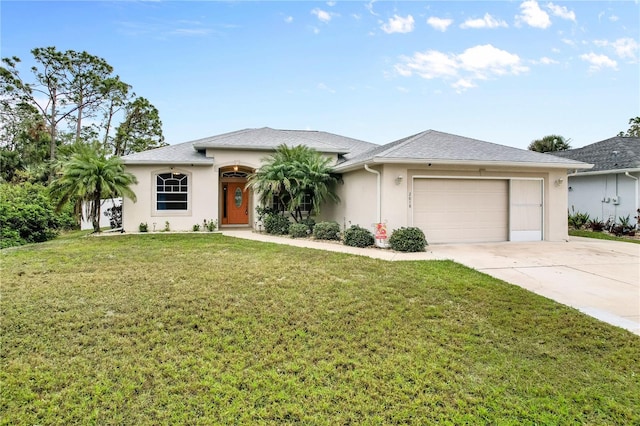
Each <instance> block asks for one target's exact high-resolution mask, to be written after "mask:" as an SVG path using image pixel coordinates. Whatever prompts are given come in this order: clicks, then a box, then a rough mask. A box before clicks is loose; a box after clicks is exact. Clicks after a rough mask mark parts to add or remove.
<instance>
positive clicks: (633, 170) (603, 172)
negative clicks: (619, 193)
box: [569, 167, 640, 176]
mask: <svg viewBox="0 0 640 426" xmlns="http://www.w3.org/2000/svg"><path fill="white" fill-rule="evenodd" d="M638 172H640V167H635V168H629V169H609V170H595V171H593V172H578V173H570V174H569V176H595V175H610V174H624V173H638Z"/></svg>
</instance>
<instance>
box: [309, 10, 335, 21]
mask: <svg viewBox="0 0 640 426" xmlns="http://www.w3.org/2000/svg"><path fill="white" fill-rule="evenodd" d="M311 13H312V14H313V15H316V16H317V17H318V19H319V20H320V21H322V22H325V23H326V22H329V21H331V13H329V12H325V11H324V10H322V9H318V8H315V9H313V10H312V11H311Z"/></svg>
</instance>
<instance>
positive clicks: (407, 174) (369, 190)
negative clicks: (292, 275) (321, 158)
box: [323, 164, 567, 241]
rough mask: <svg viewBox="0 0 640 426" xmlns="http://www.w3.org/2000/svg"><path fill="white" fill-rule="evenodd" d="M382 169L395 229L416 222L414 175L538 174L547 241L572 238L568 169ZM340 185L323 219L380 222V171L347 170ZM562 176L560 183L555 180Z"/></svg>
mask: <svg viewBox="0 0 640 426" xmlns="http://www.w3.org/2000/svg"><path fill="white" fill-rule="evenodd" d="M370 168H372V169H374V170H378V171H379V172H380V174H381V201H382V208H381V220H382V222H384V223H386V224H387V229H388V231H389V232H391V231H392V230H394V229H397V228H400V227H403V226H412V225H413V224H412V214H411V213H412V212H411V208H410V203H409V197H410V196H411V194H410V192H411V182H412V179H413V178H414V177H417V176H421V177H428V176H438V177H483V178H491V177H494V178H503V179H509V178H537V179H542V180H543V192H544V208H543V215H544V218H543V238H544V239H545V240H548V241H561V240H566V239H567V196H566V194H567V186H566V185H567V174H566V170H553V169H550V170H548V169H538V170H527V171H523V169H519V168H506V167H502V168H499V167H496V168H491V167H477V166H473V167H470V166H433V167H430V166H427V165H419V164H416V165H406V164H405V165H402V164H385V165H370ZM343 179H344V185H343V187H342V188H341V189H340V192H339V194H340V197H341V199H342V203H341V204H340V205H338V206H335V207H332V208H328V209H327V212H326V214H323V218H331V219H333V220H336V221H338V222H339V223H341V224H342V223H343V220H346V225H347V226H349V224H351V223H353V224H359V225H361V226H366V227H370V226H371V224H372V223H374V222H375V221H376V217H377V215H376V204H377V200H376V197H377V195H376V190H377V189H376V175H375V174H372V173H369V172H367V171H365V170H364V168H362V169H359V170H355V171H351V172H347V173H344V174H343ZM559 179H562V182H561V183H558V184H556V181H557V180H559Z"/></svg>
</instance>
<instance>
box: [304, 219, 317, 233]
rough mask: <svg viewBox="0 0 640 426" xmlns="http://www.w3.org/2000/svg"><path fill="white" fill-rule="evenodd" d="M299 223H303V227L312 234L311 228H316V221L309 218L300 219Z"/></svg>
mask: <svg viewBox="0 0 640 426" xmlns="http://www.w3.org/2000/svg"><path fill="white" fill-rule="evenodd" d="M300 223H304V224H305V225H307V228H309V232H313V228H314V226H316V221H315V220H313V219H312V218H310V217H308V218H306V219H302V220H301V221H300Z"/></svg>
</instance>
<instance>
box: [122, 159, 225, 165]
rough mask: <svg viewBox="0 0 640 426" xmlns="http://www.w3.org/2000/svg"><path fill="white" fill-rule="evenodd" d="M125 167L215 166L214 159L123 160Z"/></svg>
mask: <svg viewBox="0 0 640 426" xmlns="http://www.w3.org/2000/svg"><path fill="white" fill-rule="evenodd" d="M122 162H123V163H124V165H125V166H151V165H154V164H158V165H166V164H171V165H175V166H213V159H211V161H202V160H196V161H187V160H177V161H176V160H123V161H122Z"/></svg>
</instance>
